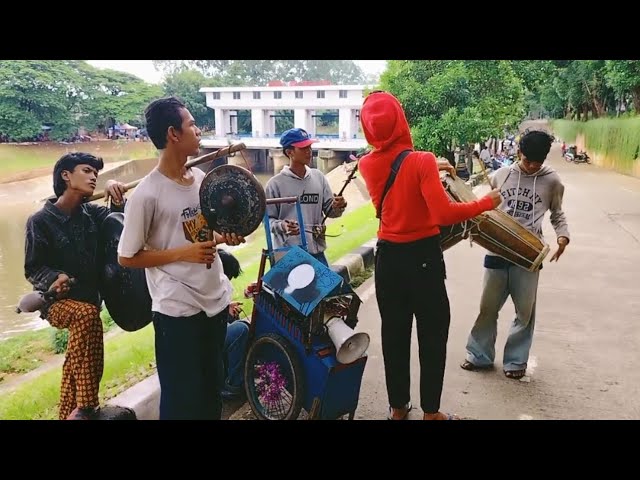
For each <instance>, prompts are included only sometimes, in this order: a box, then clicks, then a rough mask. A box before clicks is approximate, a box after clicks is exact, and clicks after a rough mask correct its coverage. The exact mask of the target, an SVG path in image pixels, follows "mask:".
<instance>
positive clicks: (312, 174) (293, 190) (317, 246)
mask: <svg viewBox="0 0 640 480" xmlns="http://www.w3.org/2000/svg"><path fill="white" fill-rule="evenodd" d="M265 193H266V194H267V198H280V197H300V207H301V209H302V218H303V219H304V228H305V230H306V231H307V233H306V237H307V247H308V251H309V253H312V254H316V253H321V252H324V250H325V249H326V248H327V242H326V239H325V237H320V238H318V239H314V238H313V235H312V234H311V233H309V232H311V230H312V228H313V226H314V225H320V224H321V223H322V217H323V213H327V214H328V215H329V217H331V218H335V217H339V216H341V215H342V213H343V212H344V209H331V203H332V202H333V193H332V192H331V187H330V186H329V182H328V181H327V179H326V177H325V176H324V174H323V173H322V172H321V171H320V170H318V169H316V168H309V167H306V173H305V176H304V178H300V177H298V176H297V175H296V174H295V173H293V172H292V171H291V169H290V168H289V166H288V165H285V166H284V167H283V169H282V171H281V172H280V173H279V174H277V175H275V176H274V177H272V178H271V179H270V180H269V182H267V186H266V188H265ZM267 213H268V214H269V227H270V229H271V234H272V238H273V247H274V248H281V247H288V246H294V245H300V244H301V243H302V242H301V240H300V235H286V234H285V233H284V229H283V221H284V220H296V221H297V220H298V215H297V213H296V206H295V204H281V205H267ZM301 233H302V232H301Z"/></svg>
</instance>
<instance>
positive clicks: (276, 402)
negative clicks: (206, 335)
mask: <svg viewBox="0 0 640 480" xmlns="http://www.w3.org/2000/svg"><path fill="white" fill-rule="evenodd" d="M244 377H245V389H246V393H247V400H248V401H249V405H250V406H251V410H252V411H253V413H254V415H255V416H256V417H257V418H258V419H260V420H295V419H296V418H298V415H299V414H300V410H301V409H302V400H303V396H304V380H303V371H302V366H301V365H300V360H299V359H298V355H297V353H296V351H295V350H294V349H293V347H292V346H291V344H290V343H289V341H288V340H287V339H286V338H284V337H282V336H281V335H277V334H274V333H268V334H266V335H263V336H261V337H259V338H258V339H256V341H255V342H253V343H252V344H251V346H250V347H249V350H248V352H247V358H246V360H245V364H244Z"/></svg>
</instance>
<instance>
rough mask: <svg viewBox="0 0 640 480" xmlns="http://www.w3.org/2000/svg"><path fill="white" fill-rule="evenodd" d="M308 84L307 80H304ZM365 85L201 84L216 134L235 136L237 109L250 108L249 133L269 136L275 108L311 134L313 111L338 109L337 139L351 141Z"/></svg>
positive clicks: (358, 118) (355, 128) (272, 134)
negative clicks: (291, 117)
mask: <svg viewBox="0 0 640 480" xmlns="http://www.w3.org/2000/svg"><path fill="white" fill-rule="evenodd" d="M307 83H309V82H307ZM366 88H369V87H368V86H366V85H314V86H307V85H305V86H302V85H295V86H267V87H203V88H201V89H200V92H202V93H204V94H205V95H206V101H207V107H209V108H211V109H213V110H214V115H215V124H216V137H218V138H221V137H226V136H227V135H237V133H238V118H237V115H238V111H239V110H251V136H252V137H255V138H272V137H274V136H275V135H276V126H275V119H276V111H278V110H293V112H294V126H295V127H298V128H303V129H305V130H307V131H308V132H309V134H311V135H312V136H317V132H316V129H315V124H316V122H315V121H314V116H316V111H317V110H338V138H339V139H340V140H342V141H347V140H352V139H355V138H357V136H358V127H359V121H360V116H359V115H360V108H361V107H362V102H363V100H364V91H365V89H366Z"/></svg>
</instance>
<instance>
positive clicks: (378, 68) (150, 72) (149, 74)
mask: <svg viewBox="0 0 640 480" xmlns="http://www.w3.org/2000/svg"><path fill="white" fill-rule="evenodd" d="M354 61H355V62H356V64H358V66H360V68H362V70H363V71H364V72H365V73H381V72H382V71H383V70H384V69H385V66H386V63H387V61H386V60H354ZM87 62H88V63H89V64H91V65H93V66H94V67H98V68H111V69H113V70H120V71H123V72H127V73H131V74H133V75H136V76H137V77H140V78H142V79H143V80H145V81H147V82H150V83H159V82H160V81H161V80H162V75H161V73H160V72H157V71H156V70H155V68H153V63H151V60H87Z"/></svg>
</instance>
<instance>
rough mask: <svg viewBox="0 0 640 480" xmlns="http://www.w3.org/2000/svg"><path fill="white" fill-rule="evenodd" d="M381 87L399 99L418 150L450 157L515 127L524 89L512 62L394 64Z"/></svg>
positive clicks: (397, 62)
mask: <svg viewBox="0 0 640 480" xmlns="http://www.w3.org/2000/svg"><path fill="white" fill-rule="evenodd" d="M381 86H382V88H383V89H385V90H388V91H390V92H391V93H393V94H394V95H396V96H397V97H398V99H399V100H400V102H401V103H402V104H403V107H404V109H405V113H406V115H407V120H408V122H409V124H410V125H411V127H412V135H413V139H414V145H415V147H416V148H417V149H421V150H431V151H433V152H434V153H436V154H437V155H445V154H447V153H448V152H449V151H450V150H451V149H452V147H453V146H455V145H461V146H464V147H465V148H466V150H467V152H468V153H469V150H470V148H472V144H474V143H475V142H479V141H484V140H486V139H488V138H490V137H491V136H498V135H501V134H502V133H503V130H504V128H505V127H506V128H513V127H515V126H516V125H517V124H518V123H519V121H520V120H521V119H522V118H523V116H524V87H523V84H522V81H521V80H520V79H519V78H518V76H517V75H516V73H515V72H514V70H513V68H512V67H511V65H510V62H508V61H478V60H474V61H462V60H452V61H449V60H447V61H445V60H431V61H414V60H410V61H407V60H392V61H390V62H389V66H388V68H387V70H386V71H385V72H384V73H383V74H382V77H381Z"/></svg>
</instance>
